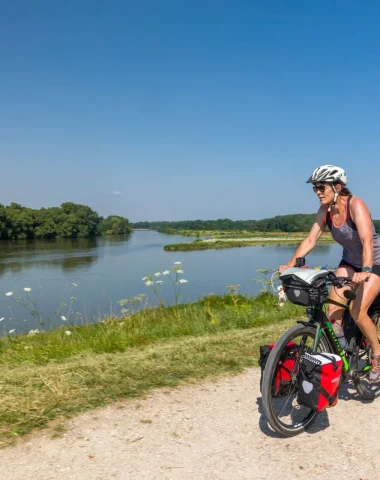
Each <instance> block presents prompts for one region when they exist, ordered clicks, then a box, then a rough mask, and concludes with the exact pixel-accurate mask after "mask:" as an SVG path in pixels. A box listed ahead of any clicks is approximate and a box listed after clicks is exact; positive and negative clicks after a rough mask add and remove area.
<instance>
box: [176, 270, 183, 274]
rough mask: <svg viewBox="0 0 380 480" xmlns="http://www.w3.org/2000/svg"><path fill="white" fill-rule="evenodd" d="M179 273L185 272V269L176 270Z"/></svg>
mask: <svg viewBox="0 0 380 480" xmlns="http://www.w3.org/2000/svg"><path fill="white" fill-rule="evenodd" d="M176 272H177V273H184V272H183V270H176Z"/></svg>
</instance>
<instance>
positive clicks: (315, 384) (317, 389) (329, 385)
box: [297, 353, 342, 412]
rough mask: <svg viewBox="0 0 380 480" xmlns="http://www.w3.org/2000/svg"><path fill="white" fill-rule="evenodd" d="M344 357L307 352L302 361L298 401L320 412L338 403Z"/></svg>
mask: <svg viewBox="0 0 380 480" xmlns="http://www.w3.org/2000/svg"><path fill="white" fill-rule="evenodd" d="M341 373H342V359H341V358H340V357H339V355H335V354H333V353H329V354H324V353H318V354H317V353H312V354H309V353H305V354H304V355H303V356H302V359H301V362H300V373H299V385H298V398H297V400H298V403H299V404H300V405H304V406H306V407H309V408H311V409H312V410H313V411H315V412H320V411H322V410H324V409H325V408H326V407H330V406H332V405H336V403H337V399H338V391H339V385H340V376H341Z"/></svg>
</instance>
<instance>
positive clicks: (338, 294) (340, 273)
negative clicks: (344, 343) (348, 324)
mask: <svg viewBox="0 0 380 480" xmlns="http://www.w3.org/2000/svg"><path fill="white" fill-rule="evenodd" d="M354 273H355V270H354V269H353V268H352V267H351V266H348V265H343V262H341V263H340V265H339V267H338V269H337V270H336V272H335V274H336V276H337V277H352V275H353V274H354ZM349 289H350V287H349V286H346V287H343V288H339V290H338V289H336V288H334V287H332V288H331V291H330V297H329V298H330V299H331V300H334V302H337V303H340V304H342V306H339V305H334V304H332V303H329V304H328V317H329V320H330V322H331V321H335V322H337V323H339V324H342V319H343V314H344V311H345V307H344V305H347V298H346V297H345V296H344V295H343V292H344V291H345V290H349Z"/></svg>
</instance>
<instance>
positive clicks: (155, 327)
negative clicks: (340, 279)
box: [0, 293, 303, 365]
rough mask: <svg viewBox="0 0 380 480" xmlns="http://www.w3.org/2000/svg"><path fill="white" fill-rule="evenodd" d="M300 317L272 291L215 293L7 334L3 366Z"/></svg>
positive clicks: (0, 348)
mask: <svg viewBox="0 0 380 480" xmlns="http://www.w3.org/2000/svg"><path fill="white" fill-rule="evenodd" d="M297 314H299V315H300V314H301V315H302V314H303V309H302V308H300V307H297V306H295V305H292V304H290V303H287V304H286V305H285V306H284V307H283V308H280V307H278V306H277V303H276V299H275V297H274V296H273V295H271V294H269V293H263V294H261V295H259V296H257V297H248V296H244V295H236V296H235V295H231V294H226V295H223V296H217V295H211V296H208V297H205V298H203V299H202V300H200V301H198V302H196V303H194V304H188V305H178V306H173V307H159V308H154V309H146V310H143V311H141V312H138V313H135V314H133V315H130V316H125V317H124V318H121V319H120V318H112V317H110V318H107V319H106V320H104V321H101V322H98V323H96V324H89V325H86V326H75V325H71V326H67V325H65V326H64V327H62V328H59V329H56V330H50V331H47V332H40V333H38V334H34V335H18V336H10V335H9V336H7V337H4V338H1V339H0V364H2V365H18V364H22V363H28V364H37V365H42V364H47V363H48V362H51V361H54V362H64V361H65V360H66V359H68V358H70V357H72V356H75V355H80V354H102V353H115V352H123V351H125V349H126V348H134V347H137V346H140V345H147V344H151V343H154V342H157V341H167V340H170V339H175V338H179V337H185V336H196V337H198V336H202V335H213V334H216V333H219V332H224V331H227V330H232V329H248V328H254V327H258V326H263V325H267V324H271V323H276V322H280V321H282V320H284V319H286V318H292V317H294V316H296V315H297Z"/></svg>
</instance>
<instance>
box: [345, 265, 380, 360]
mask: <svg viewBox="0 0 380 480" xmlns="http://www.w3.org/2000/svg"><path fill="white" fill-rule="evenodd" d="M379 293H380V277H379V276H378V275H376V274H374V273H373V274H372V275H371V276H370V278H369V280H368V282H365V283H362V284H361V285H360V287H359V288H358V290H357V292H356V299H355V300H354V301H353V302H352V304H351V308H350V309H351V315H352V317H353V319H354V320H355V322H356V323H357V325H358V327H359V328H360V330H361V331H362V332H363V334H364V335H365V336H366V337H367V339H368V341H369V343H370V345H371V348H372V352H373V353H374V354H375V355H376V354H380V344H379V339H378V333H377V330H376V327H375V325H374V323H373V322H372V320H371V319H370V317H369V316H368V308H369V307H370V305H371V303H372V302H373V301H374V300H375V298H376V297H377V295H378V294H379Z"/></svg>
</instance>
